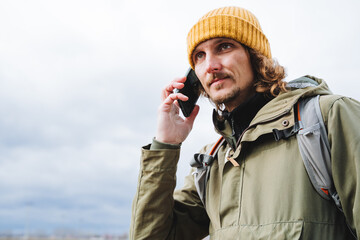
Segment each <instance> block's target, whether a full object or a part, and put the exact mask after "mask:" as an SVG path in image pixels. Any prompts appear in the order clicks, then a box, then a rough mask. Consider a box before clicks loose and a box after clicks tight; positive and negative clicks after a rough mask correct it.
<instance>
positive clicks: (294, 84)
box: [213, 75, 332, 149]
mask: <svg viewBox="0 0 360 240" xmlns="http://www.w3.org/2000/svg"><path fill="white" fill-rule="evenodd" d="M287 90H288V91H287V92H284V93H280V94H279V95H278V96H277V97H275V98H273V99H272V100H271V101H269V102H268V103H267V104H265V105H264V106H263V107H262V108H261V109H260V110H259V111H258V113H257V114H256V115H255V117H254V118H253V120H252V121H251V122H250V125H249V127H248V128H252V127H254V126H256V125H258V124H263V123H267V122H271V121H273V120H275V119H278V118H281V117H282V116H284V115H287V114H290V113H291V112H292V110H293V107H294V105H295V104H296V103H297V102H298V100H299V99H300V98H306V97H310V96H315V95H328V94H332V93H331V91H330V89H329V87H328V85H327V84H326V82H325V81H323V80H322V79H320V78H316V77H313V76H308V75H307V76H303V77H300V78H297V79H295V80H292V81H290V82H288V84H287ZM214 114H217V113H215V112H214ZM213 118H214V116H213ZM291 123H292V124H293V121H291ZM226 125H227V126H226V127H224V129H223V130H222V131H220V130H219V129H217V128H216V127H215V130H216V132H218V133H219V134H220V135H222V136H223V137H224V138H225V139H226V141H227V142H228V143H229V144H230V146H232V148H233V149H235V148H236V145H237V144H236V140H235V139H234V137H232V136H231V126H230V124H228V123H226ZM246 135H248V134H246ZM256 136H258V134H256ZM240 138H241V137H240ZM245 139H246V140H251V139H248V137H245ZM243 140H244V139H243Z"/></svg>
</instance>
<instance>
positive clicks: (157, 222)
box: [130, 146, 209, 240]
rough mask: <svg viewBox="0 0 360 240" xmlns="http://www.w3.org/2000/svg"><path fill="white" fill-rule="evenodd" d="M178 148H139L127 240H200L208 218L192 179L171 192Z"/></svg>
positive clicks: (174, 182)
mask: <svg viewBox="0 0 360 240" xmlns="http://www.w3.org/2000/svg"><path fill="white" fill-rule="evenodd" d="M179 154H180V149H161V150H149V146H147V147H144V148H143V149H142V156H141V166H140V173H139V180H138V187H137V192H136V195H135V199H134V201H133V206H132V217H131V227H130V239H136V240H139V239H159V240H161V239H202V238H203V237H204V236H206V235H207V234H208V228H209V219H208V217H207V214H206V211H205V209H204V208H203V206H202V204H201V201H200V200H199V197H198V195H197V192H196V189H195V186H194V184H193V180H192V176H191V175H190V176H188V177H187V178H186V179H185V185H184V187H183V188H182V189H181V190H179V191H176V192H175V193H174V189H175V186H176V166H177V162H178V159H179Z"/></svg>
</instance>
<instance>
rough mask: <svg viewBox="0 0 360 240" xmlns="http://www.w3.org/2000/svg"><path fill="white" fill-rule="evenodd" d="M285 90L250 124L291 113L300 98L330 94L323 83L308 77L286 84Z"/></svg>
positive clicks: (320, 80) (261, 110)
mask: <svg viewBox="0 0 360 240" xmlns="http://www.w3.org/2000/svg"><path fill="white" fill-rule="evenodd" d="M287 89H288V91H287V92H284V93H280V94H279V95H278V96H277V97H275V98H274V99H272V100H271V101H270V102H269V103H268V104H266V105H265V106H264V107H263V108H262V109H260V111H259V112H258V114H256V116H255V117H254V119H253V120H252V122H251V124H253V123H256V122H261V121H265V120H266V119H268V118H274V116H277V115H282V114H285V113H287V112H289V111H291V109H292V108H293V106H294V105H295V104H296V103H297V101H298V100H299V99H300V98H306V97H311V96H315V95H329V94H332V92H331V91H330V89H329V87H328V85H327V84H326V82H325V81H323V80H322V79H320V78H316V77H313V76H309V75H307V76H303V77H300V78H297V79H295V80H292V81H290V82H288V84H287ZM251 124H250V125H251Z"/></svg>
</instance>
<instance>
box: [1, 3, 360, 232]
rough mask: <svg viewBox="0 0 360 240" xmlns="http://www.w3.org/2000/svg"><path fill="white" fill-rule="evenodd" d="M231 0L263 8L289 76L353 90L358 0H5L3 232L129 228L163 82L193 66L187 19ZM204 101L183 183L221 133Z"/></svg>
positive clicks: (185, 156)
mask: <svg viewBox="0 0 360 240" xmlns="http://www.w3.org/2000/svg"><path fill="white" fill-rule="evenodd" d="M228 5H236V6H242V7H245V8H247V9H249V10H251V11H252V12H253V13H254V14H255V15H256V16H257V17H258V19H259V21H260V23H261V26H262V28H263V30H264V32H265V34H266V36H267V37H268V39H269V41H270V45H271V49H272V55H273V57H275V58H276V59H277V60H278V61H279V62H280V64H282V65H284V66H285V67H286V69H287V72H288V77H287V80H291V79H294V78H296V77H300V76H302V75H306V74H310V75H315V76H317V77H320V78H323V79H325V81H327V83H328V85H329V86H330V88H331V90H332V91H333V92H334V93H338V94H342V95H346V96H350V97H353V98H356V99H358V100H359V99H360V93H359V87H360V77H359V73H358V72H359V70H360V62H359V55H360V47H359V43H360V14H359V11H360V2H359V1H358V0H343V1H338V0H337V1H335V0H298V1H291V0H273V1H267V0H243V1H226V0H224V1H215V0H199V1H193V0H181V1H171V0H153V1H147V0H138V1H136V0H134V1H131V0H119V1H115V0H114V1H111V0H101V1H100V0H98V1H95V0H92V1H90V0H62V1H57V0H56V1H52V0H32V1H26V0H24V1H20V0H0V115H1V117H0V152H1V154H0V194H1V195H0V196H1V197H0V233H2V232H9V231H12V232H22V231H28V232H38V231H47V232H52V231H60V230H64V229H65V230H66V229H78V230H80V231H83V232H85V231H86V232H89V231H90V232H94V233H124V232H127V231H128V228H129V222H130V213H131V201H132V198H133V196H134V194H135V190H136V182H137V174H138V169H139V158H140V149H141V146H143V145H145V144H148V143H150V142H151V139H152V137H153V136H154V133H155V126H156V111H157V107H158V105H159V103H160V91H161V88H162V87H163V86H165V85H166V84H167V83H168V82H169V81H171V80H172V79H173V78H175V77H179V76H182V75H183V74H185V72H186V70H187V68H188V63H187V56H186V35H187V32H188V31H189V29H190V28H191V26H192V25H193V24H194V23H195V22H196V21H197V20H198V19H199V18H200V17H201V16H202V15H203V14H205V13H206V12H208V11H209V10H212V9H214V8H217V7H222V6H228ZM200 107H201V110H200V115H199V117H198V119H197V120H196V122H195V126H194V130H193V132H192V133H191V134H190V136H189V138H188V139H187V141H186V142H185V143H184V144H183V146H182V153H181V160H180V163H179V171H178V186H181V184H182V182H183V178H184V176H185V174H187V173H188V172H189V165H188V161H189V160H190V157H191V156H192V154H193V153H194V152H195V151H197V150H199V149H200V148H201V147H202V146H203V145H204V144H206V143H209V142H212V141H215V140H216V139H217V138H218V136H217V135H216V134H215V133H213V131H212V129H213V128H212V123H211V109H212V106H211V105H210V104H209V103H208V101H207V100H205V99H202V100H200Z"/></svg>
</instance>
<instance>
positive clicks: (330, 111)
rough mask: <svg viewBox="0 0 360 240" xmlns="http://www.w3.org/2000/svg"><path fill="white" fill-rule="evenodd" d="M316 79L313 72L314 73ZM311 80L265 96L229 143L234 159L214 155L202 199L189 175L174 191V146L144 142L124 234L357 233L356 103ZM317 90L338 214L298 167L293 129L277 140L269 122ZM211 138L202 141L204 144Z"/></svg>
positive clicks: (283, 117) (287, 121) (288, 116)
mask: <svg viewBox="0 0 360 240" xmlns="http://www.w3.org/2000/svg"><path fill="white" fill-rule="evenodd" d="M313 79H315V78H313ZM315 80H316V81H318V82H319V83H320V85H319V86H317V87H307V88H304V89H291V90H290V91H288V92H286V93H282V94H280V95H279V96H278V97H276V98H274V99H273V100H271V101H270V102H269V103H268V104H266V105H265V106H264V107H263V108H262V109H260V111H259V112H258V114H257V115H256V116H255V118H254V119H253V120H252V122H251V123H250V127H249V128H248V129H247V130H246V131H245V132H244V134H243V135H242V137H241V142H240V144H239V145H238V147H237V148H236V150H235V151H231V152H230V156H231V157H233V158H234V159H235V160H236V162H237V163H238V164H239V166H234V165H233V164H232V163H231V162H230V161H227V160H225V159H224V155H225V152H226V151H227V149H228V148H229V147H228V144H226V145H224V146H222V147H221V149H220V150H219V152H218V154H217V159H216V160H215V161H214V163H213V165H212V167H211V172H210V179H209V181H208V184H207V189H206V207H204V206H203V204H202V202H201V201H200V199H199V196H198V194H197V191H196V188H195V185H194V181H193V176H192V175H191V174H190V175H189V176H187V177H186V180H185V185H184V186H183V188H182V189H180V190H177V191H175V192H174V188H175V185H176V177H175V174H176V166H177V162H178V159H179V154H180V149H179V148H176V147H175V148H174V147H173V149H169V148H167V149H158V150H150V149H149V148H150V145H149V146H146V147H144V148H143V149H142V157H141V169H140V174H139V182H138V189H137V193H136V196H135V199H134V202H133V209H132V219H131V229H130V239H136V240H138V239H156V240H157V239H184V240H188V239H191V240H192V239H202V238H203V237H205V236H207V235H210V239H219V240H226V239H245V240H251V239H271V240H272V239H316V240H318V239H326V240H332V239H336V240H339V239H344V240H345V239H346V240H348V239H352V236H351V234H350V232H349V229H348V227H347V224H346V223H345V219H344V217H343V216H344V215H345V216H346V221H347V223H348V225H349V226H350V228H351V229H352V230H353V231H354V232H355V233H356V234H357V235H358V236H360V127H359V126H360V125H359V124H360V103H359V102H357V101H355V100H353V99H350V98H346V97H341V96H334V95H331V92H330V91H329V89H328V87H327V85H326V83H325V82H323V81H322V80H320V79H315ZM318 94H320V95H324V96H321V97H320V105H321V111H322V114H323V118H324V122H325V125H326V126H327V129H328V138H329V142H330V146H331V156H332V172H333V178H334V182H335V187H336V189H337V191H338V193H339V196H340V200H341V202H342V206H343V209H344V214H342V213H341V212H340V211H339V210H338V209H337V208H336V206H335V205H334V204H333V203H332V202H331V201H327V200H325V199H323V198H322V197H320V195H319V194H318V193H317V192H316V191H315V190H314V188H313V186H312V185H311V182H310V180H309V177H308V176H307V173H306V170H305V168H304V164H303V161H302V159H301V155H300V152H299V149H298V143H297V140H296V136H292V137H290V138H289V139H286V140H280V141H275V139H274V137H273V134H272V130H273V129H274V128H276V129H279V130H281V129H285V128H289V127H291V126H293V125H294V111H293V106H294V104H295V103H296V102H297V101H298V99H299V98H301V97H306V96H313V95H318ZM210 146H211V145H207V146H205V147H204V148H203V149H202V151H201V152H205V151H206V150H207V148H209V147H210Z"/></svg>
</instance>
